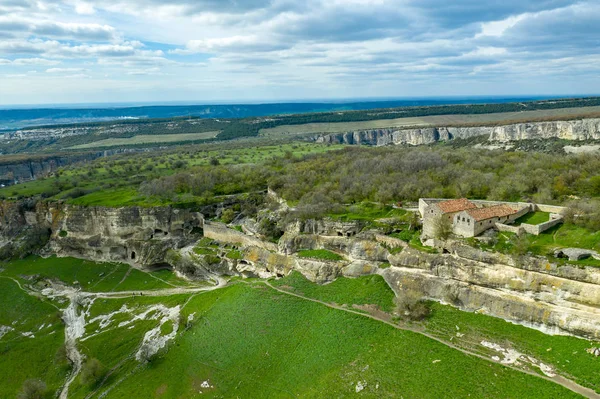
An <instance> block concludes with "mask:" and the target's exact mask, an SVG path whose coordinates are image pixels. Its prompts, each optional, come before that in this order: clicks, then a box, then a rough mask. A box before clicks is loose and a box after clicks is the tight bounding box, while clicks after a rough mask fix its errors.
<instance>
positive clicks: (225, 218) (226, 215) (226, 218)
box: [221, 208, 235, 224]
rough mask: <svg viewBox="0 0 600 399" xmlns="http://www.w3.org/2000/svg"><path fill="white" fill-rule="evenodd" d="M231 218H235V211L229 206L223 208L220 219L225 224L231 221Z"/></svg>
mask: <svg viewBox="0 0 600 399" xmlns="http://www.w3.org/2000/svg"><path fill="white" fill-rule="evenodd" d="M233 219H235V211H234V210H233V209H231V208H227V209H225V210H224V211H223V213H222V214H221V221H222V222H223V223H225V224H229V223H231V222H233Z"/></svg>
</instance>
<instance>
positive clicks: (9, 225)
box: [0, 201, 203, 266]
mask: <svg viewBox="0 0 600 399" xmlns="http://www.w3.org/2000/svg"><path fill="white" fill-rule="evenodd" d="M202 226H203V216H202V215H201V214H200V213H196V212H191V211H189V210H185V209H174V208H172V207H155V208H143V207H136V206H133V207H125V208H107V207H80V206H73V205H68V204H65V203H61V202H52V203H47V202H37V203H34V202H32V201H29V202H2V203H1V204H0V240H1V241H4V242H8V241H10V240H12V239H13V238H14V237H15V236H18V235H21V234H26V232H27V231H28V230H30V229H33V228H35V229H38V230H39V229H47V230H48V232H49V233H50V236H51V239H50V242H49V243H48V245H47V247H46V248H45V251H46V253H48V254H56V255H58V256H74V257H79V258H86V259H92V260H97V261H115V262H125V263H129V264H132V265H136V266H149V265H152V264H155V263H161V262H164V258H165V254H166V251H167V250H168V249H170V248H181V247H183V246H185V245H188V244H190V243H192V242H194V241H196V240H197V239H198V238H199V237H200V236H201V234H200V233H201V231H202Z"/></svg>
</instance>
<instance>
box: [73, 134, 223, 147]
mask: <svg viewBox="0 0 600 399" xmlns="http://www.w3.org/2000/svg"><path fill="white" fill-rule="evenodd" d="M217 134H219V132H203V133H182V134H157V135H139V136H133V137H128V138H111V139H106V140H100V141H94V142H91V143H87V144H80V145H76V146H73V147H70V148H69V150H87V149H91V148H100V147H122V146H128V145H139V144H156V143H165V144H173V143H179V142H185V141H199V140H208V139H213V138H215V137H217Z"/></svg>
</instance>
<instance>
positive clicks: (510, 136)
mask: <svg viewBox="0 0 600 399" xmlns="http://www.w3.org/2000/svg"><path fill="white" fill-rule="evenodd" d="M476 136H485V137H487V139H488V140H489V141H493V142H509V141H515V140H527V139H549V138H558V139H565V140H599V139H600V119H581V120H573V121H553V122H532V123H517V124H511V125H504V126H478V127H431V128H422V129H398V128H389V129H375V130H362V131H356V132H347V133H336V134H327V135H321V136H317V137H316V138H315V140H316V141H317V142H319V143H327V144H329V143H330V144H356V145H360V144H367V145H376V146H384V145H398V144H408V145H423V144H432V143H436V142H438V141H448V140H453V139H457V138H461V139H467V138H471V137H476Z"/></svg>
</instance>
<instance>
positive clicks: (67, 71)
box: [46, 68, 86, 74]
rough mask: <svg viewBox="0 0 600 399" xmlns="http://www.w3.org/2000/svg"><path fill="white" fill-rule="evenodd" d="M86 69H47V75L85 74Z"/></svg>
mask: <svg viewBox="0 0 600 399" xmlns="http://www.w3.org/2000/svg"><path fill="white" fill-rule="evenodd" d="M85 71H86V69H85V68H50V69H46V73H61V74H65V73H77V72H85Z"/></svg>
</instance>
